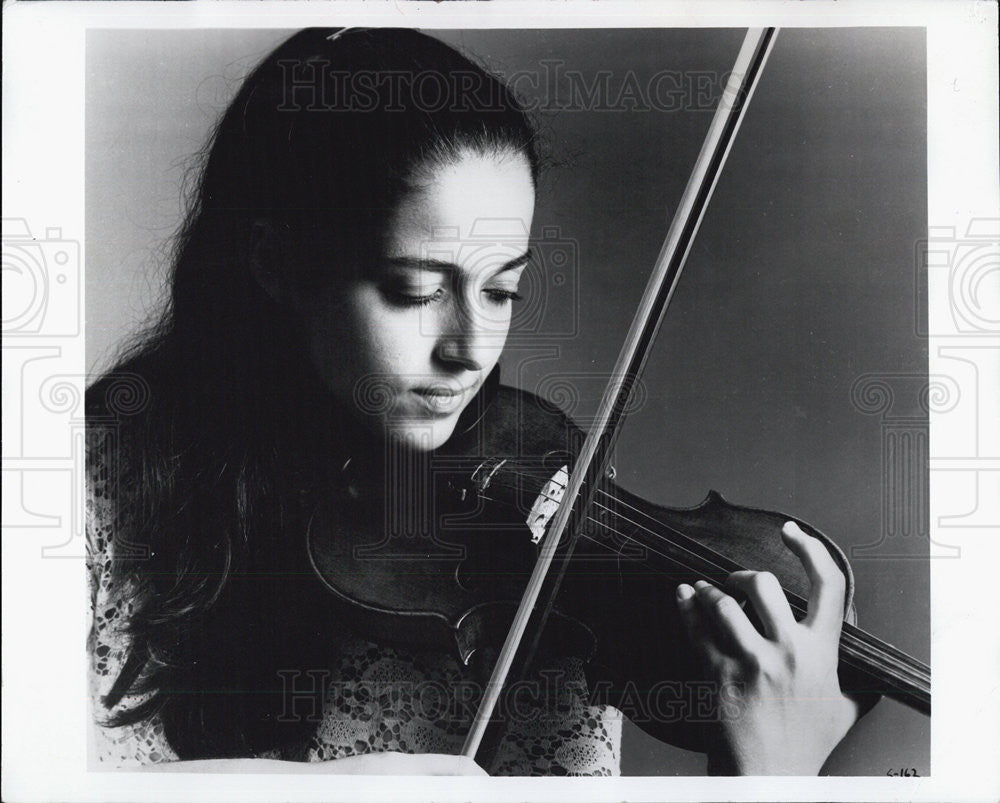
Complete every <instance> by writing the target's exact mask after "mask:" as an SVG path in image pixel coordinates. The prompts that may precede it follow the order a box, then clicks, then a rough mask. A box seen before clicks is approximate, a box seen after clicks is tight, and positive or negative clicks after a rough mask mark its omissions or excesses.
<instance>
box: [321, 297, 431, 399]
mask: <svg viewBox="0 0 1000 803" xmlns="http://www.w3.org/2000/svg"><path fill="white" fill-rule="evenodd" d="M311 317H312V321H311V324H310V343H311V347H312V357H313V363H314V365H315V366H316V368H317V370H318V371H319V372H320V374H321V375H322V377H323V379H324V381H325V383H326V384H327V386H328V387H330V388H331V390H333V391H334V392H335V393H336V395H338V396H339V397H341V398H345V399H346V398H349V397H350V396H351V395H352V394H353V393H354V390H355V386H356V385H357V383H358V382H361V381H363V380H365V379H366V378H368V379H375V378H381V379H386V378H390V377H400V376H402V375H405V374H407V373H412V372H414V371H417V372H419V371H421V370H422V369H423V370H424V371H425V372H426V370H427V365H428V364H429V355H430V354H431V352H432V350H433V343H434V339H433V338H432V337H431V336H430V335H429V334H428V332H427V331H426V330H429V328H430V325H431V323H432V322H431V321H430V320H429V314H427V313H426V311H425V310H419V311H416V310H408V311H400V310H393V309H388V308H386V305H385V304H384V303H382V301H381V297H380V296H379V294H378V292H377V290H375V289H374V288H367V287H365V286H361V287H356V288H354V289H353V290H351V291H347V292H345V293H344V295H343V298H342V299H341V300H340V301H339V303H336V304H330V305H328V306H327V307H326V308H325V309H324V310H323V311H321V312H319V313H317V314H315V315H313V316H311Z"/></svg>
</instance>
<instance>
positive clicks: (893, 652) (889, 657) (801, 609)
mask: <svg viewBox="0 0 1000 803" xmlns="http://www.w3.org/2000/svg"><path fill="white" fill-rule="evenodd" d="M512 473H513V474H514V476H516V477H531V478H532V479H537V478H536V477H533V476H532V475H530V474H527V473H526V472H518V471H513V472H512ZM550 483H551V484H552V485H554V486H555V487H556V488H559V489H564V488H565V485H564V484H562V483H560V482H558V481H557V480H550ZM491 484H496V485H500V486H501V487H505V488H508V489H510V490H521V488H520V487H519V486H513V485H510V484H507V483H497V482H494V483H491ZM584 484H586V483H584ZM596 490H597V492H598V493H601V494H603V495H604V496H607V497H608V498H609V499H611V500H612V501H614V502H616V503H618V504H620V505H623V506H624V507H627V508H629V509H630V510H632V511H635V512H636V513H638V514H639V515H641V516H643V517H644V518H647V519H649V520H650V521H652V522H654V523H656V524H657V525H658V526H660V527H664V528H665V529H667V530H669V531H670V532H672V533H674V534H676V535H679V536H681V537H682V538H685V539H688V540H691V541H694V540H695V539H694V538H693V537H692V536H690V535H688V534H687V533H684V532H683V531H681V530H679V529H677V528H676V527H672V526H670V525H668V524H666V523H665V522H661V521H659V520H657V519H655V518H653V517H652V516H649V515H648V514H647V513H645V512H644V511H641V510H639V509H638V508H636V507H634V506H632V505H629V504H628V503H627V502H624V501H622V500H620V499H616V498H615V497H613V496H611V495H610V494H608V493H607V492H606V491H604V490H603V489H601V488H598V489H596ZM539 496H543V497H544V498H545V499H547V500H549V501H552V502H555V503H560V502H561V497H555V496H551V495H549V494H548V493H544V492H543V493H541V494H539ZM507 504H508V505H509V506H512V507H515V508H516V507H517V505H516V504H514V503H510V502H508V503H507ZM593 504H595V505H597V506H598V507H601V508H602V509H604V510H606V511H608V512H609V513H611V514H612V515H614V516H616V517H617V518H619V519H623V520H624V521H626V522H627V523H629V524H631V525H633V526H634V527H636V528H637V529H638V530H639V531H641V532H643V533H645V534H647V535H649V536H651V537H652V538H655V539H657V540H658V541H663V542H666V543H669V544H670V545H671V546H672V547H674V548H675V549H680V550H682V551H684V552H685V553H687V554H689V555H692V556H693V557H695V558H696V559H699V560H701V561H702V562H703V563H705V564H708V565H710V566H711V567H712V568H714V569H716V570H717V571H718V573H720V574H729V573H730V572H731V571H733V568H732V567H731V566H726V565H720V564H719V563H717V562H716V561H715V560H713V558H718V559H719V560H721V561H722V563H723V564H726V563H732V561H729V560H728V559H727V558H726V557H725V556H723V555H720V554H719V553H718V552H716V551H715V550H713V549H711V547H706V546H704V545H702V544H698V547H699V548H700V549H703V550H704V551H705V552H706V553H708V555H710V556H711V557H708V555H699V554H698V553H696V552H694V551H692V550H690V549H688V548H686V547H684V546H683V545H680V544H677V543H676V542H675V541H672V540H671V539H669V538H666V537H665V536H663V535H661V534H659V533H657V532H655V531H653V530H651V529H650V528H648V527H645V526H644V525H642V524H640V523H639V522H636V521H634V520H632V519H630V518H628V517H627V516H624V515H622V514H621V513H616V512H615V511H614V510H612V509H611V508H609V507H607V506H605V505H602V504H601V503H599V502H596V501H595V502H594V503H593ZM584 518H585V520H586V521H589V522H592V523H594V524H596V525H597V526H599V527H602V528H604V529H606V530H610V531H612V532H614V533H615V534H616V535H618V536H620V537H621V538H623V539H624V540H626V541H628V542H630V543H632V544H635V545H637V546H638V547H639V548H650V547H649V545H648V544H646V543H644V542H642V541H640V540H638V539H636V538H634V537H631V536H629V535H627V534H625V533H623V532H621V531H619V530H616V529H614V528H613V527H611V526H610V525H608V524H607V523H606V522H603V521H599V520H597V519H594V518H593V517H591V516H585V517H584ZM588 540H590V541H593V542H595V543H600V542H599V541H597V539H594V538H591V537H589V536H588ZM609 551H613V550H610V549H609ZM652 551H654V552H655V553H656V554H658V555H660V556H661V557H663V558H666V559H668V560H672V561H674V562H676V563H677V564H678V565H679V567H680V568H682V569H687V570H688V571H692V572H694V573H696V574H699V575H703V574H705V572H703V571H702V570H701V569H699V568H697V567H695V566H692V565H691V564H689V563H686V562H685V561H683V560H681V559H679V558H677V557H676V556H674V555H668V554H667V553H663V552H659V551H658V550H655V549H654V550H652ZM618 554H619V557H620V552H619V553H618ZM704 579H706V580H711V578H709V577H707V576H705V577H704ZM786 593H788V592H786ZM790 596H792V597H793V599H789V605H790V606H791V608H792V609H793V610H794V611H797V612H798V613H800V614H802V615H805V614H806V612H807V608H806V606H805V604H804V603H805V601H804V600H803V601H801V602H800V601H798V595H790ZM845 627H850V625H849V623H845ZM852 642H858V643H860V644H861V645H862V646H865V647H867V648H868V649H869V650H875V651H878V652H881V653H883V655H884V657H885V660H886V661H887V662H888V661H892V662H894V663H897V664H908V665H909V666H904V667H902V668H903V669H908V670H909V671H910V672H911V673H913V674H914V675H915V676H917V677H919V678H920V679H921V680H922V679H923V676H924V675H925V674H926V673H927V671H928V670H927V668H926V667H925V665H923V664H922V663H921V662H919V661H916V660H915V659H913V658H912V657H911V656H908V655H906V654H905V653H902V652H901V651H899V650H897V649H896V648H895V647H893V646H892V645H891V644H888V643H887V642H885V641H882V640H881V639H879V638H877V637H875V636H872V635H871V634H869V633H867V632H866V631H864V630H861V629H860V628H853V627H850V630H844V631H842V643H844V646H845V647H847V648H848V649H851V650H852V651H853V650H856V649H859V644H857V643H852Z"/></svg>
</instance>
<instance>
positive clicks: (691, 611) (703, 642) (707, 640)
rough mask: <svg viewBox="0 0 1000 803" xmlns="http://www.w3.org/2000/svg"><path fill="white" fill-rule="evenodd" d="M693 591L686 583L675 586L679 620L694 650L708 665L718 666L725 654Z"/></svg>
mask: <svg viewBox="0 0 1000 803" xmlns="http://www.w3.org/2000/svg"><path fill="white" fill-rule="evenodd" d="M695 593H696V592H695V590H694V589H693V588H692V587H691V586H689V585H687V584H686V583H681V585H679V586H677V608H678V610H679V611H680V613H681V621H682V622H683V623H684V630H685V631H686V632H687V636H688V640H689V641H690V642H691V645H692V647H693V648H694V650H695V652H696V653H698V654H699V656H700V657H701V659H702V660H703V661H704V662H705V663H706V664H707V665H708V666H719V665H721V663H722V661H723V660H724V659H725V655H724V654H723V652H722V651H721V650H720V649H719V648H718V646H717V645H716V643H715V636H714V634H713V633H712V632H711V630H710V628H709V627H708V625H707V623H706V622H705V620H704V618H703V617H702V615H701V613H700V611H699V610H698V606H697V604H696V603H695V600H694V597H695Z"/></svg>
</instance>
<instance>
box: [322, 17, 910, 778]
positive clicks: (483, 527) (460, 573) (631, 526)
mask: <svg viewBox="0 0 1000 803" xmlns="http://www.w3.org/2000/svg"><path fill="white" fill-rule="evenodd" d="M775 35H776V31H775V29H760V30H752V31H750V32H748V35H747V38H746V40H745V42H744V45H743V47H742V48H741V51H740V54H739V56H738V57H737V61H736V66H735V67H734V69H733V71H732V74H731V77H730V81H729V83H728V84H727V87H726V91H725V92H724V96H723V101H722V102H721V103H720V106H719V108H718V109H717V111H716V114H715V117H714V118H713V121H712V124H711V125H710V127H709V132H708V136H707V137H706V141H705V144H704V146H703V148H702V151H701V153H700V154H699V157H698V159H697V161H696V165H695V169H694V171H693V174H692V177H691V179H690V181H689V182H688V185H687V188H686V189H685V192H684V195H683V196H682V199H681V203H680V205H679V209H678V212H677V213H676V215H675V216H674V219H673V221H672V222H671V226H670V229H669V231H668V233H667V237H666V240H665V242H664V246H663V249H662V250H661V254H660V257H659V259H658V260H657V264H656V266H655V267H654V270H653V273H652V275H651V278H650V280H649V284H648V286H647V289H646V292H645V293H644V295H643V298H642V300H641V302H640V305H639V309H638V311H637V313H636V316H635V319H634V321H633V323H632V327H631V329H630V331H629V334H628V335H627V337H626V341H625V344H624V346H623V347H622V351H621V354H620V356H619V359H618V362H617V364H616V366H615V369H614V370H613V372H612V374H611V377H612V379H611V382H610V383H609V386H608V389H607V391H606V392H605V396H604V398H603V400H602V403H601V406H600V408H599V411H598V414H597V416H596V417H595V424H594V426H593V427H592V428H591V429H590V431H589V432H588V433H586V435H584V433H582V432H581V431H580V430H579V429H578V428H577V427H576V426H575V425H573V424H572V422H571V421H569V420H568V419H567V418H566V417H565V416H564V415H562V414H561V413H560V411H559V410H558V409H556V408H555V407H553V406H551V405H549V404H547V403H546V402H545V401H543V400H541V399H539V398H538V397H535V396H533V395H532V394H529V393H526V392H524V391H519V390H515V389H512V388H505V387H500V386H499V380H498V375H497V373H496V371H494V374H493V375H492V376H491V377H490V380H489V381H488V382H487V384H486V385H485V386H484V388H483V390H482V391H481V392H480V394H479V396H478V397H477V398H476V399H475V400H473V402H472V403H470V405H469V407H468V408H467V409H466V410H465V412H464V413H463V416H462V419H461V420H460V424H459V427H458V428H457V429H456V434H455V435H453V437H452V438H451V439H450V440H449V441H448V443H446V444H445V445H444V446H443V447H441V448H440V449H438V450H437V451H435V452H433V453H430V454H414V453H405V452H403V451H402V450H399V451H394V448H393V447H392V446H391V444H390V445H389V449H388V450H387V451H386V453H385V454H384V455H381V456H379V457H378V459H376V460H373V461H369V462H370V464H369V465H366V466H363V465H361V464H360V461H359V462H358V463H356V464H355V465H353V466H346V467H345V471H344V472H343V476H342V477H341V480H342V481H340V482H338V484H337V487H335V488H329V489H324V493H322V494H321V495H320V498H319V499H318V500H317V501H316V502H315V503H314V504H313V506H312V509H311V512H310V513H309V516H308V519H309V525H308V528H307V544H306V548H307V552H308V556H309V560H310V562H311V563H312V566H313V568H314V570H315V572H316V574H317V576H318V577H319V578H320V580H321V582H322V583H323V584H324V585H325V586H326V587H327V589H329V591H330V592H332V599H333V600H334V604H335V605H342V606H344V608H345V614H346V616H347V617H348V618H350V619H351V620H352V621H355V622H358V624H359V626H360V628H362V629H363V632H365V633H366V634H368V635H369V636H370V637H371V638H373V639H375V640H378V641H384V642H387V643H394V644H400V645H403V646H417V647H421V648H437V649H443V650H449V651H454V652H455V654H456V655H457V657H458V658H459V659H460V660H461V661H462V662H463V663H466V664H470V665H474V666H477V667H478V671H480V673H481V674H484V675H485V674H486V673H489V682H488V683H487V685H486V687H485V691H484V695H483V700H482V703H481V705H480V709H479V713H478V715H477V717H476V719H475V721H474V723H473V726H472V730H471V731H470V734H469V737H468V739H467V741H466V746H465V749H464V751H463V752H464V753H465V754H466V755H473V756H476V758H477V760H479V761H480V763H481V764H483V765H484V766H485V765H486V761H487V760H486V759H481V756H483V755H484V752H483V751H485V752H486V753H488V752H489V751H490V750H493V749H495V746H496V743H497V739H498V736H497V734H498V731H499V728H500V727H501V721H500V719H498V718H497V717H495V716H493V715H492V713H491V712H493V710H494V708H495V706H496V704H497V702H498V700H499V699H500V698H501V696H502V695H503V694H505V693H507V692H506V691H505V690H509V689H510V685H511V684H510V679H511V678H512V677H523V676H525V674H526V673H527V672H528V670H529V669H530V668H531V667H533V666H535V665H536V664H538V663H539V662H541V661H543V660H544V659H545V657H546V656H549V655H573V656H576V657H580V658H582V659H584V660H585V661H586V671H587V679H588V683H589V685H590V686H591V687H592V688H599V689H601V690H602V692H601V693H602V695H603V697H602V700H603V701H604V702H608V703H610V704H612V705H616V706H617V707H620V708H621V707H622V705H623V690H624V689H625V688H627V687H628V684H629V683H631V684H633V688H639V689H646V690H649V689H651V688H653V687H654V686H656V684H663V683H667V684H671V683H676V684H679V685H678V686H677V688H681V689H683V688H684V687H685V684H690V683H691V682H692V681H697V680H698V679H699V677H700V673H699V668H698V665H697V661H695V659H694V658H693V656H692V655H691V654H690V653H689V652H688V651H686V650H685V649H683V648H682V647H681V645H684V644H686V643H687V640H686V638H685V636H684V631H683V627H682V623H681V620H680V614H679V611H678V606H677V601H676V597H675V594H674V590H675V588H676V587H677V585H678V584H679V583H688V584H693V583H694V582H695V581H697V580H705V581H708V582H710V583H713V584H715V585H720V584H721V583H722V581H723V580H724V579H725V578H726V577H727V576H728V575H729V574H731V573H732V572H735V571H739V570H745V569H750V570H756V571H769V572H771V573H773V574H774V575H775V576H776V577H777V579H778V580H779V582H780V584H781V586H782V588H783V590H784V592H785V595H786V597H787V599H788V601H789V604H790V606H791V608H792V611H793V612H794V614H795V615H796V616H797V617H798V618H802V617H804V616H805V613H806V598H807V597H808V592H809V588H810V584H809V580H808V577H807V576H806V574H805V572H804V570H803V568H802V566H801V564H800V563H799V562H798V561H797V560H796V559H795V558H794V556H793V555H792V554H791V553H790V552H789V551H788V549H787V548H786V547H785V545H784V543H783V542H782V540H781V537H780V532H781V529H782V526H783V524H784V523H785V522H787V521H794V522H795V523H797V524H798V525H799V527H800V528H801V529H802V530H803V531H805V532H806V533H807V534H809V535H811V536H813V537H814V538H817V539H819V540H820V541H821V542H822V543H823V544H824V545H825V546H826V548H827V550H828V551H829V553H830V555H831V557H832V558H833V560H834V562H835V563H836V565H837V566H838V567H839V568H840V570H841V572H842V573H843V575H844V578H845V581H846V582H845V586H846V593H845V609H844V625H843V628H842V632H841V636H840V645H839V658H840V662H839V675H840V682H841V688H842V690H843V691H844V692H846V693H855V694H865V695H869V696H874V697H877V696H878V695H886V696H889V697H893V698H896V699H898V700H901V701H902V702H904V703H906V704H908V705H910V706H912V707H914V708H916V709H917V710H919V711H922V712H924V713H928V714H929V712H930V671H929V669H928V667H926V666H925V665H924V664H922V663H920V662H919V661H917V660H915V659H913V658H912V657H910V656H908V655H906V654H904V653H902V652H901V651H900V650H898V649H896V648H894V647H892V646H891V645H889V644H886V643H884V642H882V641H880V640H879V639H876V638H875V637H873V636H872V635H870V634H868V633H866V632H864V631H863V630H861V629H860V628H858V627H857V626H856V624H855V622H856V616H855V612H854V609H853V604H852V602H851V599H852V594H853V576H852V573H851V568H850V565H849V563H848V561H847V559H846V558H845V556H844V555H843V553H842V552H841V551H840V549H839V548H838V547H837V546H836V545H835V544H834V542H833V541H831V540H830V539H829V538H827V537H826V536H825V535H823V533H821V532H820V531H819V530H817V529H816V528H814V527H812V526H810V525H809V524H808V523H807V522H804V521H801V520H798V519H795V518H794V517H791V516H788V515H786V514H784V513H777V512H772V511H765V510H759V509H755V508H752V507H743V506H739V505H735V504H731V503H729V502H727V501H726V500H725V499H723V497H722V496H721V495H720V494H718V493H716V492H714V491H713V492H710V493H709V494H708V496H707V497H706V499H705V500H704V501H703V502H702V503H701V504H700V505H698V506H696V507H693V508H688V509H677V508H667V507H662V506H657V505H653V504H651V503H649V502H646V501H645V500H642V499H640V498H639V497H637V496H635V495H633V494H630V493H628V492H626V491H625V490H624V489H622V488H619V487H617V486H616V485H615V483H614V481H613V479H614V470H613V468H612V467H611V462H610V460H611V454H612V447H613V444H614V440H615V437H616V434H617V431H618V428H619V426H620V424H621V421H622V419H623V417H624V415H625V411H626V410H627V409H628V404H629V400H630V396H631V393H632V389H633V388H634V386H635V383H636V380H637V377H638V376H639V375H640V373H641V371H642V368H643V366H644V364H645V360H646V357H647V356H648V353H649V349H650V347H651V344H652V342H653V340H654V339H655V335H656V332H657V330H658V327H659V324H660V322H661V321H662V318H663V315H664V313H665V311H666V307H667V304H668V303H669V301H670V298H671V297H672V295H673V292H674V289H675V288H676V286H677V282H678V280H679V277H680V273H681V270H682V268H683V265H684V262H685V259H686V256H687V254H688V252H689V251H690V248H691V244H692V242H693V239H694V237H695V234H696V232H697V229H698V224H699V222H700V220H701V217H702V216H703V214H704V211H705V208H706V206H707V203H708V200H709V198H710V196H711V192H712V189H713V188H714V186H715V183H716V181H717V180H718V178H719V175H720V173H721V170H722V166H723V164H724V163H725V158H726V156H727V155H728V152H729V149H730V147H731V145H732V141H733V138H734V137H735V134H736V131H737V130H738V127H739V123H740V121H741V119H742V115H743V113H744V112H745V109H746V105H747V103H748V102H749V99H750V97H751V96H752V94H753V90H754V87H755V86H756V83H757V81H758V79H759V77H760V73H761V70H762V69H763V65H764V63H765V61H766V59H767V55H768V53H769V52H770V48H771V46H772V44H773V41H774V37H775ZM564 533H569V535H568V536H566V537H565V538H564V537H563V534H564ZM639 616H641V626H640V625H639V623H638V622H637V621H636V620H637V618H638V617H639ZM623 623H625V626H623ZM681 693H682V694H683V692H681ZM626 709H627V707H626ZM625 713H626V714H627V713H628V711H627V710H625ZM642 726H643V727H644V728H645V729H647V730H649V731H650V732H651V733H652V735H654V736H656V737H657V738H660V739H662V740H664V741H667V742H669V743H672V744H675V745H678V746H681V747H686V748H689V749H699V750H704V749H706V741H705V738H706V737H705V730H704V727H703V725H702V723H699V722H695V721H692V719H691V718H690V717H687V716H678V717H674V718H671V717H667V718H656V721H655V722H654V723H652V724H649V723H648V722H647V723H644V724H642ZM488 730H489V733H487V731H488Z"/></svg>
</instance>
